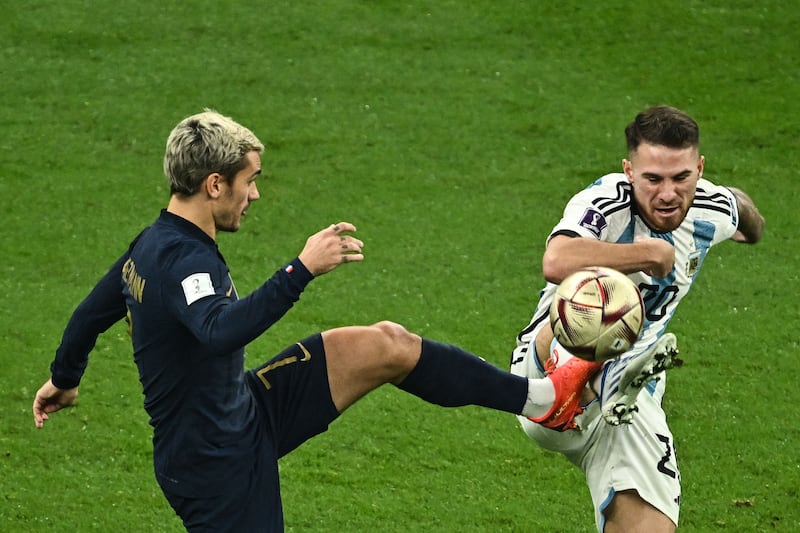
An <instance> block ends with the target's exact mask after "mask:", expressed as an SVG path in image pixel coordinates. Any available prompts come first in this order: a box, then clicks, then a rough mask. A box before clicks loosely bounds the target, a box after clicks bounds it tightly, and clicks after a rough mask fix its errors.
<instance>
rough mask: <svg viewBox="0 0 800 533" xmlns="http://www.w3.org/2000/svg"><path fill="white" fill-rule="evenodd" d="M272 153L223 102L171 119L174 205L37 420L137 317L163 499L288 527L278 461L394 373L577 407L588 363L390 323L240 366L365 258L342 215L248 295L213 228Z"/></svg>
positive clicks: (80, 312) (48, 390)
mask: <svg viewBox="0 0 800 533" xmlns="http://www.w3.org/2000/svg"><path fill="white" fill-rule="evenodd" d="M263 150H264V146H263V144H262V143H261V142H260V141H259V140H258V139H257V138H256V137H255V135H253V133H252V132H251V131H250V130H248V129H247V128H245V127H243V126H241V125H240V124H238V123H236V122H234V121H233V120H231V119H230V118H228V117H225V116H222V115H220V114H219V113H216V112H212V111H206V112H204V113H200V114H198V115H194V116H191V117H188V118H186V119H184V120H183V121H181V122H180V123H179V124H178V125H177V126H176V127H175V128H174V129H173V131H172V133H171V134H170V136H169V139H168V141H167V149H166V154H165V156H164V171H165V174H166V176H167V180H168V182H169V185H170V199H169V203H168V205H167V208H166V209H164V210H163V211H162V212H161V214H160V216H159V217H158V218H157V220H156V221H155V222H154V223H153V224H152V225H151V226H149V227H148V228H147V229H145V230H144V231H143V232H142V233H141V234H140V235H139V236H138V237H137V238H136V239H135V240H134V241H133V242H132V243H131V245H130V246H129V248H128V250H127V251H126V252H125V253H123V254H122V256H121V257H120V258H119V259H118V260H117V262H116V263H115V264H114V265H113V266H112V267H111V268H110V269H109V271H108V273H107V274H106V275H105V276H104V277H103V278H102V279H101V280H100V281H99V283H98V284H97V285H96V286H95V287H94V289H93V290H92V291H91V293H90V294H89V295H88V296H87V297H86V299H85V300H84V301H83V302H82V303H81V304H80V305H79V306H78V308H77V309H76V310H75V312H74V313H73V315H72V318H71V319H70V321H69V323H68V324H67V328H66V329H65V331H64V334H63V337H62V342H61V345H60V346H59V348H58V350H57V351H56V356H55V359H54V361H53V362H52V364H51V366H50V371H51V378H50V379H49V380H47V381H46V382H45V383H44V385H42V387H41V388H40V389H39V391H38V392H37V393H36V396H35V399H34V402H33V415H34V421H35V424H36V426H37V427H39V428H41V427H43V425H44V423H45V421H46V420H48V418H49V415H50V414H52V413H53V412H55V411H57V410H59V409H61V408H63V407H65V406H68V405H70V404H71V403H72V402H73V401H74V400H75V398H76V396H77V394H78V385H79V384H80V381H81V378H82V376H83V373H84V370H85V369H86V366H87V364H88V357H89V353H90V352H91V350H92V348H93V347H94V345H95V342H96V340H97V337H98V335H100V334H101V333H103V332H104V331H106V330H107V329H108V328H109V327H111V326H112V325H113V324H114V323H116V322H118V321H119V320H122V319H123V318H127V320H128V324H129V328H130V333H131V336H132V341H133V351H134V360H135V361H136V365H137V367H138V370H139V378H140V380H141V383H142V388H143V392H144V406H145V409H146V410H147V412H148V414H149V415H150V424H151V425H152V426H153V459H154V463H155V475H156V479H157V481H158V483H159V485H160V487H161V489H162V491H163V493H164V495H165V496H166V498H167V500H168V501H169V503H170V504H171V505H172V507H173V508H174V509H175V511H176V513H177V514H178V515H179V516H180V517H181V519H182V520H183V523H184V525H185V526H186V528H187V529H188V530H190V531H215V532H223V531H231V532H245V531H246V532H255V531H281V530H283V512H282V507H281V498H280V484H279V480H278V458H280V457H282V456H283V455H285V454H287V453H289V452H291V451H292V450H293V449H294V448H296V447H297V446H299V445H300V444H302V443H303V442H304V441H306V440H307V439H309V438H311V437H313V436H314V435H316V434H318V433H321V432H323V431H325V430H326V429H327V428H328V424H330V423H331V422H333V420H335V419H336V418H337V417H338V416H339V414H341V413H342V412H343V411H344V410H345V409H347V408H348V407H349V406H350V405H352V404H353V403H354V402H356V401H357V400H358V399H359V398H361V397H362V396H364V395H365V394H367V393H368V392H369V391H371V390H373V389H375V388H376V387H378V386H380V385H382V384H384V383H392V384H394V385H396V386H397V387H399V388H400V389H402V390H404V391H406V392H409V393H411V394H414V395H416V396H418V397H420V398H422V399H423V400H426V401H428V402H431V403H435V404H438V405H442V406H453V407H454V406H460V405H468V404H474V405H481V406H484V407H488V408H493V409H497V410H502V411H506V412H510V413H515V414H523V415H524V416H526V417H533V418H534V419H536V420H538V421H540V422H541V423H542V424H548V425H551V426H553V427H558V426H559V425H561V424H562V423H563V422H562V420H561V418H560V417H561V415H562V413H566V416H570V417H571V412H569V411H568V410H565V409H564V408H563V406H564V405H565V404H567V403H569V402H571V401H572V400H571V399H570V398H572V397H573V396H574V392H575V391H576V390H577V391H579V390H580V389H581V388H582V387H583V384H584V383H585V381H586V379H587V378H588V374H587V373H586V372H587V371H588V370H591V369H588V370H587V369H586V368H585V367H580V366H579V365H575V364H572V365H568V366H562V367H561V368H560V369H559V370H558V371H557V372H555V373H553V374H551V375H549V376H547V377H546V379H528V378H525V377H521V376H516V375H513V374H511V373H509V372H507V371H505V370H501V369H499V368H497V367H495V366H493V365H491V364H489V363H487V362H486V361H484V360H483V359H481V358H479V357H477V356H475V355H473V354H470V353H468V352H466V351H464V350H462V349H460V348H457V347H455V346H452V345H449V344H443V343H439V342H435V341H433V340H430V339H423V338H421V337H420V336H419V335H416V334H413V333H411V332H409V331H407V330H406V329H405V328H404V327H402V326H401V325H399V324H395V323H392V322H387V321H383V322H378V323H376V324H373V325H370V326H351V327H340V328H336V329H332V330H328V331H324V332H322V333H317V334H314V335H311V336H309V337H307V338H306V339H303V340H301V341H300V342H297V343H295V344H293V345H291V346H289V347H287V348H286V349H285V350H284V351H282V352H281V353H280V354H278V355H277V356H275V357H274V358H272V359H270V360H269V361H267V362H265V363H263V364H262V365H260V366H259V367H257V368H255V369H252V370H249V371H247V372H245V370H244V363H245V357H244V356H245V350H244V347H245V345H246V344H248V343H249V342H250V341H252V340H253V339H255V338H256V337H258V336H259V335H260V334H262V333H263V332H264V331H265V330H267V329H268V328H269V327H270V326H271V325H272V324H274V323H275V322H277V321H278V320H280V319H281V318H282V317H283V316H284V314H285V313H287V312H288V311H289V309H290V308H291V307H292V306H293V305H294V303H295V302H296V301H297V300H298V299H299V298H300V295H301V293H302V292H303V290H304V289H305V287H306V286H307V285H308V284H309V283H310V282H311V281H312V280H313V279H314V278H315V277H318V276H321V275H323V274H326V273H328V272H331V271H332V270H334V269H336V268H338V267H340V266H341V265H344V264H348V263H355V262H359V261H361V260H362V259H363V258H364V255H363V246H364V243H363V242H362V241H360V240H359V239H357V238H355V237H354V236H353V232H355V229H356V228H355V226H353V225H352V224H349V223H347V222H340V223H337V224H331V225H330V226H328V227H326V228H324V229H322V230H320V231H319V232H317V233H316V234H314V235H312V236H311V237H309V238H308V240H307V241H306V243H305V246H304V247H303V249H302V251H301V252H300V254H299V255H298V256H297V257H296V258H294V259H293V260H292V261H290V262H289V263H287V264H286V265H285V266H284V267H283V268H280V269H278V270H277V271H276V272H275V273H274V274H273V275H272V276H271V277H270V278H269V279H267V280H266V281H265V282H264V284H263V285H261V287H259V288H258V289H256V290H255V291H253V292H252V293H251V294H249V295H247V296H246V297H243V298H241V299H240V298H239V296H238V294H237V292H236V289H235V288H234V285H233V280H232V278H231V275H230V272H229V271H228V266H227V264H226V263H225V260H224V258H223V257H222V255H221V254H220V252H219V249H218V248H217V242H216V237H217V234H218V233H219V232H235V231H237V230H238V229H239V227H240V224H241V222H242V218H243V217H244V216H245V213H246V212H247V210H248V208H249V207H250V204H251V203H252V202H254V201H256V200H258V199H259V191H258V186H257V184H256V180H257V178H258V177H259V175H260V174H261V153H262V151H263ZM353 291H354V293H357V292H358V287H353ZM333 321H334V322H338V321H339V319H338V318H336V319H333ZM570 405H571V403H570Z"/></svg>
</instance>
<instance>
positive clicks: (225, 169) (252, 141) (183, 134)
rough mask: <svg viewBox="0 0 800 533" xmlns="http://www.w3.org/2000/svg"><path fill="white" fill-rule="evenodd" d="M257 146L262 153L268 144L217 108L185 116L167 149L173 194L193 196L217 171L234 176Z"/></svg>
mask: <svg viewBox="0 0 800 533" xmlns="http://www.w3.org/2000/svg"><path fill="white" fill-rule="evenodd" d="M254 150H255V151H257V152H258V153H261V152H263V151H264V145H263V144H262V143H261V141H259V140H258V138H257V137H256V136H255V135H254V134H253V132H252V131H250V130H249V129H247V128H245V127H244V126H242V125H241V124H239V123H238V122H236V121H234V120H233V119H231V118H230V117H226V116H224V115H221V114H219V113H217V112H216V111H214V110H211V109H206V110H204V111H203V112H202V113H198V114H196V115H192V116H190V117H187V118H185V119H183V120H182V121H181V122H180V123H179V124H178V125H177V126H175V128H174V129H173V130H172V133H170V134H169V138H168V139H167V149H166V152H165V153H164V175H165V176H166V178H167V182H168V183H169V190H170V194H179V195H182V196H191V195H193V194H194V193H196V192H197V191H198V189H199V188H200V185H201V184H202V183H203V181H204V180H205V179H206V178H207V177H208V175H209V174H213V173H215V172H218V173H220V174H222V175H223V176H225V178H227V179H229V180H232V179H233V178H234V176H236V173H237V172H239V171H240V170H241V169H242V168H244V166H245V163H246V162H245V156H246V155H247V154H248V153H249V152H252V151H254Z"/></svg>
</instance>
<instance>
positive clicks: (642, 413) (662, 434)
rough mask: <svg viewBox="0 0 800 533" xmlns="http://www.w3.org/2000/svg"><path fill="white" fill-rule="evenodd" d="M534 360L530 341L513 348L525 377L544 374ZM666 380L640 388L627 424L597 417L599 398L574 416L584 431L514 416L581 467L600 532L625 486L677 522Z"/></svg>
mask: <svg viewBox="0 0 800 533" xmlns="http://www.w3.org/2000/svg"><path fill="white" fill-rule="evenodd" d="M534 338H535V335H534ZM563 356H564V355H563V353H562V357H563ZM535 359H536V355H535V348H534V346H533V343H531V344H529V345H527V346H520V347H517V348H516V349H515V350H514V353H513V355H512V359H511V360H512V365H511V372H512V373H513V374H517V375H522V376H526V377H529V378H541V377H544V372H543V371H542V369H541V368H540V367H539V365H538V363H537V362H536V361H535ZM665 381H666V376H665V375H662V376H661V380H660V381H658V382H656V383H655V386H654V383H653V382H651V383H650V384H649V385H648V386H645V388H644V389H642V392H641V393H640V394H639V397H638V399H637V405H638V406H639V411H638V412H637V413H636V414H635V415H634V417H633V422H632V423H631V424H625V425H621V426H611V425H609V424H607V423H606V422H605V421H604V420H603V418H602V417H601V416H600V405H599V402H598V401H594V402H592V403H591V404H589V406H587V407H586V410H585V411H584V413H583V414H582V415H580V416H579V418H578V419H577V420H578V422H579V424H580V426H581V427H582V428H584V429H582V430H569V431H566V432H558V431H555V430H552V429H547V428H545V427H542V426H540V425H539V424H536V423H534V422H531V421H530V420H528V419H527V418H525V417H523V416H519V417H517V418H518V419H519V421H520V423H521V424H522V429H523V430H524V431H525V433H526V434H527V435H528V437H530V438H531V439H532V440H534V441H535V442H536V443H537V444H539V445H540V446H541V447H543V448H545V449H547V450H551V451H556V452H560V453H562V454H564V456H565V457H566V458H567V459H569V460H570V461H571V462H572V463H574V464H575V465H577V466H578V467H579V468H580V469H581V470H582V471H583V473H584V475H585V476H586V483H587V485H588V486H589V491H590V493H591V496H592V501H593V503H594V510H595V523H596V525H597V529H598V531H600V532H602V531H603V527H604V525H605V517H604V515H603V511H604V510H605V509H606V507H608V505H609V504H610V503H611V500H612V499H613V497H614V494H615V493H616V492H620V491H624V490H636V491H637V492H638V493H639V496H641V498H642V499H644V500H645V501H646V502H648V503H649V504H651V505H652V506H653V507H655V508H656V509H658V510H659V511H661V512H662V513H664V514H665V515H666V516H667V517H669V519H670V520H672V522H673V523H675V524H676V526H677V524H678V514H679V511H680V494H681V484H680V481H681V478H680V471H679V470H678V464H677V459H676V457H675V448H674V441H673V438H672V432H671V431H670V430H669V427H668V426H667V420H666V414H665V413H664V410H663V409H662V408H661V398H662V397H663V394H664V386H665Z"/></svg>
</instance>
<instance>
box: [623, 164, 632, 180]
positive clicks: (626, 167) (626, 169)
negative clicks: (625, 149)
mask: <svg viewBox="0 0 800 533" xmlns="http://www.w3.org/2000/svg"><path fill="white" fill-rule="evenodd" d="M622 171H623V172H624V173H625V175H626V176H627V177H628V181H633V165H632V164H631V162H630V161H629V160H627V159H623V160H622Z"/></svg>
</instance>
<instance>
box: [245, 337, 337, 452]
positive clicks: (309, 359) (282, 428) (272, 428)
mask: <svg viewBox="0 0 800 533" xmlns="http://www.w3.org/2000/svg"><path fill="white" fill-rule="evenodd" d="M326 359H327V357H326V353H325V346H324V344H323V340H322V336H321V335H320V334H316V335H312V336H310V337H307V338H305V339H303V340H302V341H300V342H298V343H295V344H293V345H291V346H289V347H287V348H286V349H284V350H283V351H281V353H279V354H278V355H276V356H275V357H273V358H272V359H270V360H269V361H267V362H266V363H264V364H263V365H261V366H260V367H258V368H255V369H253V370H250V371H248V372H247V373H246V379H247V383H248V385H249V386H250V389H251V391H252V392H253V395H254V397H255V399H256V402H257V406H258V407H259V411H260V415H261V419H262V421H263V422H264V428H265V433H266V438H267V439H268V440H269V441H270V442H271V443H272V446H273V447H274V449H275V450H276V453H277V455H278V457H282V456H283V455H286V454H287V453H289V452H290V451H292V450H293V449H294V448H296V447H297V446H299V445H300V444H302V443H303V442H305V441H306V440H308V439H309V438H311V437H313V436H314V435H317V434H319V433H322V432H324V431H326V430H327V429H328V425H329V424H330V423H331V422H332V421H333V420H335V419H336V417H337V416H339V411H338V410H337V409H336V406H335V405H334V402H333V399H332V397H331V391H330V387H329V385H328V365H327V361H326Z"/></svg>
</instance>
